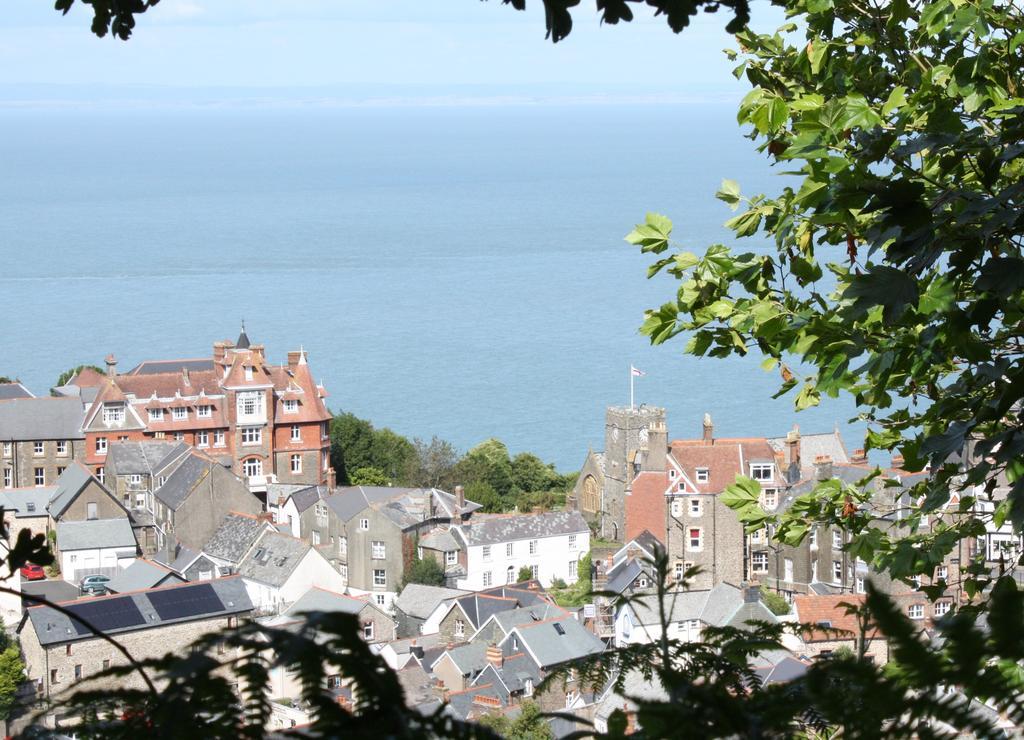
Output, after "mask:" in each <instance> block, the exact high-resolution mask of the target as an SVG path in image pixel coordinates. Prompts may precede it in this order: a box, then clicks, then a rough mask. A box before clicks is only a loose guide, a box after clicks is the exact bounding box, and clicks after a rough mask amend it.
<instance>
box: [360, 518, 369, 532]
mask: <svg viewBox="0 0 1024 740" xmlns="http://www.w3.org/2000/svg"><path fill="white" fill-rule="evenodd" d="M369 529H370V520H369V519H360V520H359V531H360V532H366V531H367V530H369Z"/></svg>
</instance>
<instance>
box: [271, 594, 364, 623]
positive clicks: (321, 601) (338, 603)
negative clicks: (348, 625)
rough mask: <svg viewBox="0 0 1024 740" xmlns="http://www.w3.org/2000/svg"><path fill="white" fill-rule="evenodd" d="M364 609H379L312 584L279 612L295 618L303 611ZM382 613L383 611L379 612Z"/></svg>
mask: <svg viewBox="0 0 1024 740" xmlns="http://www.w3.org/2000/svg"><path fill="white" fill-rule="evenodd" d="M364 609H373V610H374V611H380V610H379V609H377V607H376V606H375V605H374V604H371V603H370V602H369V601H364V600H363V599H357V598H355V597H353V596H346V595H345V594H339V593H336V592H334V591H328V590H327V589H325V588H319V587H317V586H314V587H313V588H311V589H309V590H308V591H307V592H306V593H304V594H302V596H300V597H299V599H298V601H296V602H295V603H294V604H292V605H291V606H290V607H288V608H287V609H286V610H285V611H283V612H282V613H281V616H283V617H291V618H296V617H298V616H300V615H301V614H303V613H304V612H343V613H345V614H359V613H360V612H361V611H363V610H364ZM381 613H382V614H383V612H381Z"/></svg>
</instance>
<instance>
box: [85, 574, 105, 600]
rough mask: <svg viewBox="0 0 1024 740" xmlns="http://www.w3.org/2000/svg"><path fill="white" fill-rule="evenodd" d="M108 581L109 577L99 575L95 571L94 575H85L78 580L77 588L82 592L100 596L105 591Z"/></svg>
mask: <svg viewBox="0 0 1024 740" xmlns="http://www.w3.org/2000/svg"><path fill="white" fill-rule="evenodd" d="M108 583H110V578H108V577H107V576H101V575H99V574H98V573H97V574H95V575H91V576H85V577H84V578H83V579H82V580H81V581H79V582H78V589H79V590H80V591H81V592H82V593H83V594H90V595H92V596H102V595H103V594H105V593H106V592H107V584H108Z"/></svg>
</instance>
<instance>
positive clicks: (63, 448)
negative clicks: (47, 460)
mask: <svg viewBox="0 0 1024 740" xmlns="http://www.w3.org/2000/svg"><path fill="white" fill-rule="evenodd" d="M67 454H68V441H67V440H66V439H58V440H57V456H58V457H67Z"/></svg>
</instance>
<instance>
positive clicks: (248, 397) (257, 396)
mask: <svg viewBox="0 0 1024 740" xmlns="http://www.w3.org/2000/svg"><path fill="white" fill-rule="evenodd" d="M264 403H265V400H264V397H263V392H262V391H239V393H238V396H237V399H236V409H237V413H238V419H239V421H240V422H245V421H264V420H265V419H266V415H267V412H266V409H265V407H264Z"/></svg>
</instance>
